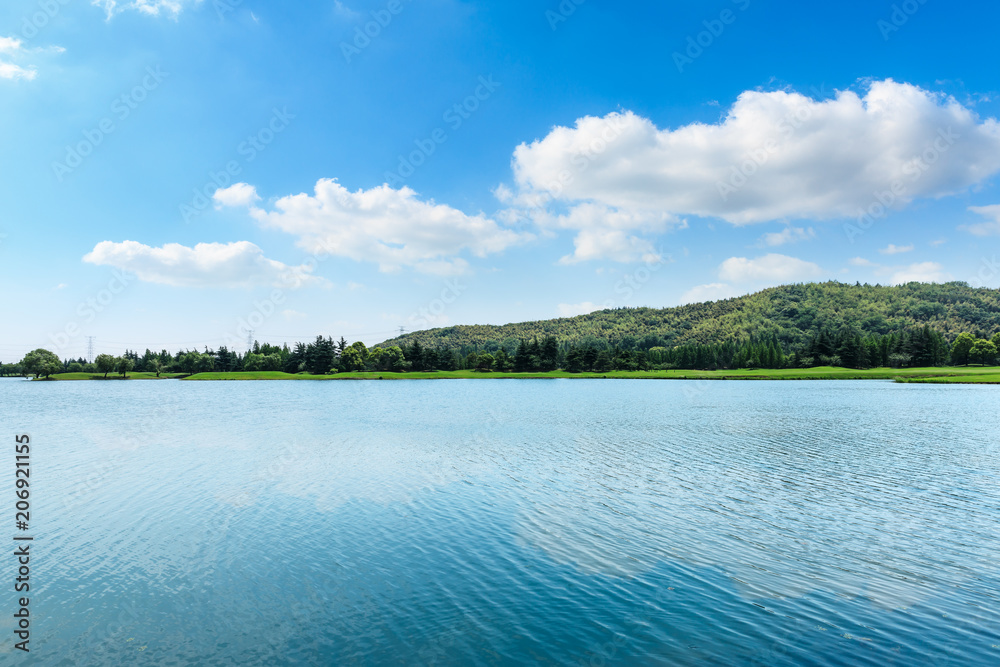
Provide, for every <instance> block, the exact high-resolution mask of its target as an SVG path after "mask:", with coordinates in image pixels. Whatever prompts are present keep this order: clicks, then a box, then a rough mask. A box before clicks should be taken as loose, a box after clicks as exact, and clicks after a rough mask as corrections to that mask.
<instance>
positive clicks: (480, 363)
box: [476, 352, 496, 373]
mask: <svg viewBox="0 0 1000 667" xmlns="http://www.w3.org/2000/svg"><path fill="white" fill-rule="evenodd" d="M494 363H496V359H495V358H494V357H493V355H492V354H490V353H488V352H484V353H483V354H480V355H479V357H478V358H477V359H476V370H477V371H482V372H483V373H488V372H489V371H492V370H493V364H494Z"/></svg>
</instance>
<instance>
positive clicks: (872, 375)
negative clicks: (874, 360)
mask: <svg viewBox="0 0 1000 667" xmlns="http://www.w3.org/2000/svg"><path fill="white" fill-rule="evenodd" d="M991 373H992V374H1000V368H992V369H991V368H986V369H984V368H982V367H960V368H904V369H898V368H873V369H869V370H861V371H859V370H854V369H850V368H836V367H832V366H822V367H818V368H792V369H782V370H742V371H608V372H607V373H567V372H565V371H552V372H549V373H479V372H477V371H434V372H416V373H390V372H385V371H383V372H371V373H338V374H336V375H306V374H299V375H292V374H290V373H282V372H280V371H255V372H241V373H198V374H196V375H191V376H188V377H186V378H183V379H185V380H380V379H381V380H456V379H490V378H492V379H554V378H576V379H579V378H630V379H657V380H685V379H686V380H894V379H897V378H898V379H900V380H901V381H916V380H919V379H940V380H942V381H949V382H961V381H963V380H964V379H966V378H968V379H969V380H970V381H974V382H984V381H985V380H982V379H978V378H980V377H982V376H987V375H990V374H991ZM973 378H976V379H973Z"/></svg>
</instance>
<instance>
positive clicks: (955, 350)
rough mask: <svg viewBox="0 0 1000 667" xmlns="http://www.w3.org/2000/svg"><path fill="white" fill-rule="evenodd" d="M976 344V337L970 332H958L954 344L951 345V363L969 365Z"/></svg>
mask: <svg viewBox="0 0 1000 667" xmlns="http://www.w3.org/2000/svg"><path fill="white" fill-rule="evenodd" d="M975 344H976V337H975V336H973V335H972V334H970V333H962V334H958V338H956V339H955V342H954V344H953V345H952V346H951V363H953V364H955V365H956V366H963V365H968V363H969V353H970V352H971V351H972V347H973V346H974V345H975Z"/></svg>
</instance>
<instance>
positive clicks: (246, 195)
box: [212, 183, 260, 208]
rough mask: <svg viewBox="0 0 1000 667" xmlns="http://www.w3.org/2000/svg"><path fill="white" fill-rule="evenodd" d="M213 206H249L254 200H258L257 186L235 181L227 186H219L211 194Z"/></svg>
mask: <svg viewBox="0 0 1000 667" xmlns="http://www.w3.org/2000/svg"><path fill="white" fill-rule="evenodd" d="M212 199H213V200H214V201H215V207H216V208H221V207H223V206H250V205H251V204H253V203H254V202H256V201H260V197H259V196H257V188H255V187H254V186H252V185H249V184H247V183H236V184H235V185H230V186H229V187H228V188H219V189H218V190H216V191H215V194H214V195H212Z"/></svg>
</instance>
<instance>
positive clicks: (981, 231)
mask: <svg viewBox="0 0 1000 667" xmlns="http://www.w3.org/2000/svg"><path fill="white" fill-rule="evenodd" d="M969 210H970V211H972V212H973V213H978V214H979V215H981V216H984V217H986V218H990V220H989V222H979V223H976V224H974V225H963V226H962V227H961V229H964V230H965V231H967V232H969V233H970V234H974V235H975V236H1000V204H994V205H993V206H970V207H969Z"/></svg>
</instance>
